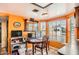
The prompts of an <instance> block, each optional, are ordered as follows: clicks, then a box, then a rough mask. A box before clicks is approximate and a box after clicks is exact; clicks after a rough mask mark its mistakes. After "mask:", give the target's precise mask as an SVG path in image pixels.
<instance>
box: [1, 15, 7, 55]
mask: <svg viewBox="0 0 79 59" xmlns="http://www.w3.org/2000/svg"><path fill="white" fill-rule="evenodd" d="M7 21H8V17H7V16H0V55H1V54H6V53H7V42H8V23H7Z"/></svg>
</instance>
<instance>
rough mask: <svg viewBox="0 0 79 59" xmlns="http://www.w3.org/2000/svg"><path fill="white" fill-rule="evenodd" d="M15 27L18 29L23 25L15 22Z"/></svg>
mask: <svg viewBox="0 0 79 59" xmlns="http://www.w3.org/2000/svg"><path fill="white" fill-rule="evenodd" d="M13 26H14V27H16V28H17V27H20V26H21V23H20V22H14V24H13Z"/></svg>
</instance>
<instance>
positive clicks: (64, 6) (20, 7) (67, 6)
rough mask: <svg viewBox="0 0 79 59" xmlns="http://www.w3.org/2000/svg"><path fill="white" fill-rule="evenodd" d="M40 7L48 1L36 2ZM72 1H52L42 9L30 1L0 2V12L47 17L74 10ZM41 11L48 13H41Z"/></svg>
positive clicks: (27, 16) (28, 16) (39, 17)
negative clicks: (35, 10) (36, 10)
mask: <svg viewBox="0 0 79 59" xmlns="http://www.w3.org/2000/svg"><path fill="white" fill-rule="evenodd" d="M37 4H39V5H41V6H42V7H44V6H46V5H48V4H49V3H37ZM75 6H76V4H74V3H53V4H52V5H50V6H49V7H47V8H45V9H42V8H40V7H37V6H35V5H33V4H30V3H0V12H8V13H13V14H15V15H19V16H24V17H26V18H30V17H32V18H38V19H48V18H52V17H56V16H59V15H64V14H66V13H68V12H71V11H73V10H74V7H75ZM33 9H38V10H39V12H33V11H32V10H33ZM43 13H48V14H46V15H42V14H43Z"/></svg>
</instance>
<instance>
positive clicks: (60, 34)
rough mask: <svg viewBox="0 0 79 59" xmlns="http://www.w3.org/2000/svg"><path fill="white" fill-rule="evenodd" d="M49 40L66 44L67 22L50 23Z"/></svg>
mask: <svg viewBox="0 0 79 59" xmlns="http://www.w3.org/2000/svg"><path fill="white" fill-rule="evenodd" d="M48 26H49V27H48V28H49V39H50V40H56V41H60V42H63V43H64V42H65V38H66V20H57V21H52V22H48Z"/></svg>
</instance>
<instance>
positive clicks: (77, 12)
mask: <svg viewBox="0 0 79 59" xmlns="http://www.w3.org/2000/svg"><path fill="white" fill-rule="evenodd" d="M75 18H76V31H77V32H76V33H77V39H79V6H78V7H75Z"/></svg>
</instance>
